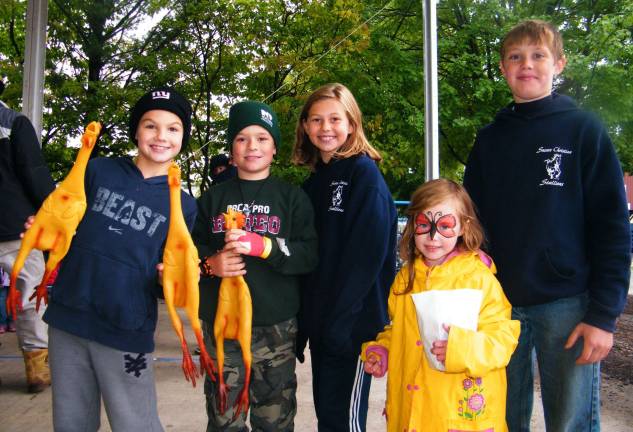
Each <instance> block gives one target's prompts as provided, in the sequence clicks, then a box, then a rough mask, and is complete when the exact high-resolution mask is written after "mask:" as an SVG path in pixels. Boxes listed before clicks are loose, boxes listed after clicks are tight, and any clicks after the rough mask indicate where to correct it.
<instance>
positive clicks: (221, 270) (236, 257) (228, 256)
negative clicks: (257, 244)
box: [206, 244, 246, 278]
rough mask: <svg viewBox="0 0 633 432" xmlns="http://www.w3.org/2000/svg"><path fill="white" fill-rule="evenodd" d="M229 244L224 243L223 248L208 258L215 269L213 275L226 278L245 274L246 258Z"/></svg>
mask: <svg viewBox="0 0 633 432" xmlns="http://www.w3.org/2000/svg"><path fill="white" fill-rule="evenodd" d="M228 246H229V245H228V244H226V245H224V249H223V250H221V251H220V252H218V253H216V254H214V255H211V256H210V257H207V258H206V259H207V262H208V263H209V264H210V266H211V268H212V269H213V276H217V277H221V278H224V277H233V276H243V275H245V274H246V268H245V264H244V259H243V258H242V256H241V255H240V254H239V253H235V251H233V250H232V249H230V248H229V247H228Z"/></svg>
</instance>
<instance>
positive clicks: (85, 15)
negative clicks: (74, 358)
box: [0, 0, 633, 199]
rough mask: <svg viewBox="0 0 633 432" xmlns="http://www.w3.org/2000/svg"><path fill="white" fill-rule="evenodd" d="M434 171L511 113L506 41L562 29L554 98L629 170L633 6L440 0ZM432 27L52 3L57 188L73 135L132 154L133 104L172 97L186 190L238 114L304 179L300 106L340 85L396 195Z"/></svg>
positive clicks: (10, 0) (203, 176)
mask: <svg viewBox="0 0 633 432" xmlns="http://www.w3.org/2000/svg"><path fill="white" fill-rule="evenodd" d="M26 4H27V1H26V0H3V1H2V2H1V3H0V75H2V76H4V77H5V78H6V80H7V81H8V82H9V86H8V87H7V89H6V91H5V94H4V95H3V100H5V101H6V102H7V103H9V104H10V105H12V106H14V107H19V105H20V97H21V86H22V83H21V79H22V78H21V77H22V67H23V61H24V59H23V57H24V53H23V51H24V39H25V34H24V31H25V30H24V26H25V23H24V20H25V15H26ZM437 8H438V9H437V18H438V22H437V24H438V59H439V62H438V74H439V122H440V171H441V175H442V176H445V177H449V178H454V179H460V178H461V176H462V175H463V168H464V162H465V161H466V159H467V157H468V153H469V151H470V148H471V146H472V143H473V140H474V137H475V134H476V132H477V130H478V129H479V128H481V127H482V126H484V125H485V124H487V123H488V122H490V121H491V120H492V118H493V117H494V115H495V113H496V112H497V111H498V110H499V109H500V108H501V107H503V106H504V105H506V104H507V103H509V102H510V101H511V94H510V92H509V90H508V88H507V86H506V84H505V81H504V80H503V77H502V76H501V74H500V73H499V67H498V64H499V55H498V45H499V41H500V40H501V38H502V37H503V35H504V34H505V33H506V32H507V31H508V30H509V28H510V27H512V26H513V25H514V24H516V23H517V22H518V21H520V20H522V19H526V18H543V19H547V20H550V21H552V22H554V23H555V24H557V25H558V26H559V27H560V29H561V31H562V33H563V36H564V39H565V48H566V55H567V57H568V59H569V62H568V65H567V68H566V70H565V71H564V73H563V74H562V75H561V76H560V77H559V78H558V79H557V81H556V86H557V88H558V90H559V91H561V92H563V93H566V94H569V95H571V96H572V97H574V98H575V99H576V100H577V101H578V102H579V104H580V105H581V106H582V107H584V108H586V109H588V110H591V111H594V112H596V113H597V114H598V115H600V116H601V118H602V119H603V121H604V122H605V124H606V125H607V127H608V128H609V131H610V134H611V136H612V138H613V141H614V144H615V146H616V149H617V151H618V154H619V156H620V160H621V162H622V166H623V168H624V169H625V170H626V171H629V172H630V171H633V146H631V145H629V144H628V143H629V142H631V140H632V139H633V91H632V86H633V84H631V82H633V79H632V78H633V76H631V75H632V74H633V68H631V63H632V60H633V44H632V33H631V32H632V29H633V2H631V0H609V1H607V0H597V1H592V2H585V1H580V0H559V1H556V2H553V1H550V0H531V1H526V0H519V1H516V0H512V1H510V0H507V1H504V0H491V1H483V2H482V1H479V0H443V1H441V2H438V4H437ZM423 46H424V40H423V16H422V2H421V1H419V0H391V1H389V2H385V1H384V0H362V1H357V0H328V1H321V2H315V1H313V0H270V1H255V0H225V1H221V2H218V1H214V0H178V1H177V0H96V1H87V0H53V1H50V2H49V27H48V41H47V57H46V88H45V112H44V133H43V139H42V141H43V146H44V151H45V153H46V157H47V160H48V162H49V163H50V165H51V167H52V169H53V171H54V173H55V177H56V178H61V177H62V176H63V175H64V174H65V172H66V171H67V170H68V168H69V167H70V166H71V164H72V162H73V158H74V154H75V150H74V147H73V146H76V145H77V141H76V137H78V136H79V134H80V133H81V130H82V129H83V127H84V126H85V125H86V124H87V123H88V122H89V121H91V120H99V121H101V122H102V123H103V124H104V135H103V137H102V138H101V140H100V142H99V147H98V150H97V153H98V154H99V155H125V154H130V153H133V152H134V151H135V149H134V146H133V145H132V144H131V142H130V141H129V138H128V130H127V121H128V113H129V108H130V106H131V105H132V104H133V103H134V101H135V100H136V99H137V98H138V97H139V96H140V95H141V94H142V93H144V92H145V91H146V90H147V89H148V88H149V87H151V86H156V85H163V84H168V85H173V86H175V87H176V88H177V89H178V90H180V91H181V92H183V93H184V94H185V95H186V96H187V97H188V98H189V99H190V100H191V101H192V105H193V107H194V120H193V124H194V129H193V133H192V140H191V146H190V148H189V150H188V151H186V152H185V153H184V154H183V155H181V157H180V158H179V163H180V164H181V165H182V167H183V176H184V178H185V184H187V185H188V187H189V190H190V191H192V192H193V191H198V190H204V189H206V188H207V187H208V176H209V162H210V158H211V157H212V156H213V155H214V154H217V153H218V152H225V151H226V148H227V146H226V143H225V137H224V135H225V134H224V130H225V128H226V116H227V113H228V108H229V106H230V105H231V104H232V103H234V102H236V101H238V100H242V99H246V98H249V99H258V100H265V101H266V102H267V103H270V104H271V105H272V106H273V107H274V108H275V110H276V111H277V113H278V115H279V118H280V121H281V124H282V145H281V146H280V147H279V149H278V155H277V157H276V160H275V162H274V164H273V173H275V174H276V175H279V176H281V177H283V178H285V179H287V180H289V181H292V182H296V183H300V182H301V181H302V180H303V179H305V177H306V176H307V175H308V172H307V171H306V170H305V169H303V168H299V167H295V166H293V165H291V163H290V157H291V153H292V147H293V143H294V137H295V129H296V127H297V117H298V114H299V111H300V109H301V107H302V104H303V103H304V101H305V98H306V97H307V95H308V94H309V93H310V92H312V91H313V90H315V89H316V88H317V87H318V86H320V85H322V84H324V83H327V82H341V83H343V84H345V85H346V86H348V87H349V88H350V89H351V90H352V92H353V94H354V95H355V97H356V99H357V101H358V103H359V105H360V107H361V109H362V111H363V118H364V129H365V132H366V134H367V136H368V137H369V139H370V141H371V142H372V143H373V144H374V145H375V146H376V148H378V149H379V150H380V152H381V153H382V155H383V161H382V163H381V164H380V167H381V170H382V171H383V173H384V175H385V178H386V180H387V182H388V184H389V186H390V188H391V190H392V192H393V195H394V197H395V198H396V199H408V197H409V196H410V194H411V192H412V191H413V190H414V189H415V187H417V186H418V185H419V184H420V183H422V182H423V181H424V156H425V155H424V71H423V64H424V58H423V55H424V54H423Z"/></svg>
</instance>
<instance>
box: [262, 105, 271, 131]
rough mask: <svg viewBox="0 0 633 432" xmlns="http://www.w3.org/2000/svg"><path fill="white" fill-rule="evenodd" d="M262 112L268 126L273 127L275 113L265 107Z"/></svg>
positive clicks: (263, 119)
mask: <svg viewBox="0 0 633 432" xmlns="http://www.w3.org/2000/svg"><path fill="white" fill-rule="evenodd" d="M261 114H262V121H263V122H264V123H267V124H268V126H270V127H273V115H272V114H271V113H269V112H268V111H266V110H265V109H262V110H261Z"/></svg>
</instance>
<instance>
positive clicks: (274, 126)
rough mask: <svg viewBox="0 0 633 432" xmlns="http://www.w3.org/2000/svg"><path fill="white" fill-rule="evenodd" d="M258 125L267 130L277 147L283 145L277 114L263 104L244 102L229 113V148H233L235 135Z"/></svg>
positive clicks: (233, 107) (227, 136)
mask: <svg viewBox="0 0 633 432" xmlns="http://www.w3.org/2000/svg"><path fill="white" fill-rule="evenodd" d="M252 125H257V126H261V127H263V128H264V129H266V130H267V131H268V132H269V133H270V134H271V135H272V137H273V140H275V147H276V148H279V146H280V145H281V131H280V130H279V121H278V120H277V114H275V111H273V109H272V108H271V107H270V106H268V105H266V104H265V103H263V102H256V101H244V102H238V103H236V104H235V105H233V106H232V107H231V110H230V111H229V128H228V130H227V131H226V140H227V143H228V145H229V148H231V147H232V146H233V139H235V135H237V134H238V133H240V131H241V130H242V129H244V128H245V127H248V126H252Z"/></svg>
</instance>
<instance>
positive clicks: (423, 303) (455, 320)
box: [411, 288, 482, 371]
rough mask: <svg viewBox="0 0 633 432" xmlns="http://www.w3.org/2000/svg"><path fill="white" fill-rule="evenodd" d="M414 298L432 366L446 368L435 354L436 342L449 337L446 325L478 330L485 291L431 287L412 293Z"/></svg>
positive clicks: (426, 351) (427, 355)
mask: <svg viewBox="0 0 633 432" xmlns="http://www.w3.org/2000/svg"><path fill="white" fill-rule="evenodd" d="M411 298H412V299H413V303H414V304H415V310H416V313H417V317H418V328H419V329H420V336H421V337H422V343H423V344H424V352H425V353H426V358H427V359H428V360H429V363H430V365H431V367H433V368H434V369H437V370H441V371H445V370H446V367H445V366H444V365H443V364H442V363H440V362H439V361H438V360H437V357H435V355H434V354H432V353H431V348H432V347H433V342H435V341H437V340H446V339H448V334H447V333H446V331H445V330H444V327H443V326H442V325H443V324H445V325H449V326H457V327H461V328H464V329H467V330H477V322H478V319H479V309H480V307H481V300H482V292H481V290H477V289H470V288H464V289H456V290H448V291H446V290H431V291H425V292H421V293H416V294H411Z"/></svg>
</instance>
